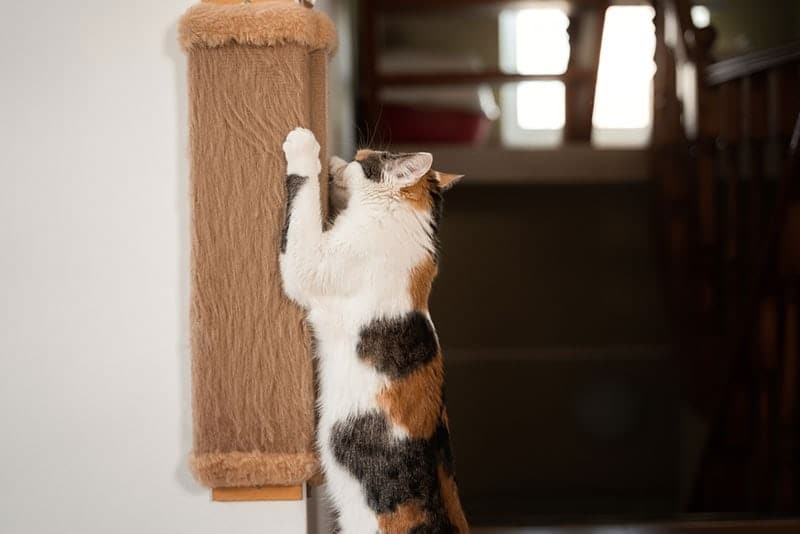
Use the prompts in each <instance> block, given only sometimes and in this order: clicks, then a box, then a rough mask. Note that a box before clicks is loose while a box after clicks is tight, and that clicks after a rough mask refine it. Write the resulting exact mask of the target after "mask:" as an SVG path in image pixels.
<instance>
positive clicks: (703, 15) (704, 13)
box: [691, 6, 711, 28]
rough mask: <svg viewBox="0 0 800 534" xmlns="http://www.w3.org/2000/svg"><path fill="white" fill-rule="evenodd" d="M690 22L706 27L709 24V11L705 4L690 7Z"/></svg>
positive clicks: (699, 26)
mask: <svg viewBox="0 0 800 534" xmlns="http://www.w3.org/2000/svg"><path fill="white" fill-rule="evenodd" d="M691 13H692V22H694V25H695V26H697V27H698V28H707V27H709V26H710V25H711V11H709V10H708V8H707V7H706V6H693V7H692V11H691Z"/></svg>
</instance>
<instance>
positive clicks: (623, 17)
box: [592, 6, 656, 144]
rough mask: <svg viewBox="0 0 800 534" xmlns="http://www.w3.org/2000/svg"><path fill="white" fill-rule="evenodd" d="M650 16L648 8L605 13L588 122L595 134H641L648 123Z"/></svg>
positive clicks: (651, 45)
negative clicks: (612, 132)
mask: <svg viewBox="0 0 800 534" xmlns="http://www.w3.org/2000/svg"><path fill="white" fill-rule="evenodd" d="M653 15H654V11H653V8H651V7H649V6H613V7H610V8H608V10H607V11H606V20H605V27H604V28H603V40H602V48H601V50H600V65H599V71H598V77H597V91H596V94H595V107H594V117H593V121H592V122H593V124H594V127H595V129H596V130H597V129H605V130H638V131H640V132H644V131H645V130H647V129H648V128H649V127H650V125H651V123H652V107H653V74H654V73H655V63H654V61H653V55H654V53H655V46H656V38H655V27H654V26H653ZM623 137H624V136H623ZM621 141H622V142H623V144H625V143H624V139H621ZM644 141H645V142H646V138H645V139H644Z"/></svg>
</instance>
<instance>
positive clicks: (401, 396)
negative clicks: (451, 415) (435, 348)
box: [378, 354, 444, 439]
mask: <svg viewBox="0 0 800 534" xmlns="http://www.w3.org/2000/svg"><path fill="white" fill-rule="evenodd" d="M443 384H444V365H443V363H442V355H441V354H437V355H436V358H434V359H433V360H432V361H431V362H430V363H428V364H426V365H424V366H423V367H420V368H419V369H417V370H416V371H414V372H413V373H411V374H410V375H408V376H407V377H405V378H401V379H400V380H396V381H395V382H392V383H391V384H390V385H389V387H387V388H386V389H384V390H383V391H381V393H380V394H379V395H378V405H379V406H380V407H381V408H383V409H384V410H385V411H386V413H387V415H388V416H389V419H390V420H391V421H392V423H394V424H395V425H397V426H400V427H402V428H404V429H405V430H406V432H408V434H409V436H411V437H412V438H421V439H428V438H430V437H431V436H432V435H433V433H434V432H435V431H436V425H437V424H438V423H439V416H440V415H441V413H442V385H443Z"/></svg>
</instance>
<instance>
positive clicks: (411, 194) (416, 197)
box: [400, 176, 431, 211]
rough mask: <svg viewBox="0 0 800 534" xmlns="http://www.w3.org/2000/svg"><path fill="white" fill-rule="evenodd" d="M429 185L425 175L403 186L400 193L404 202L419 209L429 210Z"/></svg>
mask: <svg viewBox="0 0 800 534" xmlns="http://www.w3.org/2000/svg"><path fill="white" fill-rule="evenodd" d="M429 187H430V186H429V184H428V180H427V177H426V176H423V177H422V178H420V179H419V180H418V181H417V183H415V184H414V185H410V186H408V187H404V188H403V189H401V190H400V195H401V196H402V197H403V198H404V199H405V201H406V202H408V203H409V204H411V205H412V206H414V208H415V209H417V210H419V211H429V210H430V209H431V196H430V190H429V189H428V188H429Z"/></svg>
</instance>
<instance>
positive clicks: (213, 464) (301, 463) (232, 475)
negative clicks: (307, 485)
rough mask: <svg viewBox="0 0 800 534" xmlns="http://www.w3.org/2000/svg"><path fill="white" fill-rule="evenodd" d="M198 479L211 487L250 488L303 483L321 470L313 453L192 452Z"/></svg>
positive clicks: (193, 469) (195, 475) (193, 467)
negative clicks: (278, 482) (277, 482)
mask: <svg viewBox="0 0 800 534" xmlns="http://www.w3.org/2000/svg"><path fill="white" fill-rule="evenodd" d="M189 462H190V465H191V468H192V473H193V474H194V477H195V478H196V479H197V481H198V482H200V483H201V484H203V485H205V486H208V487H209V488H250V487H259V486H273V485H276V481H280V485H285V486H293V485H295V484H302V483H303V482H305V481H306V480H309V479H311V478H312V477H313V476H314V475H315V474H317V473H318V472H319V463H318V462H317V459H316V458H315V457H314V455H313V454H311V453H296V454H285V453H278V454H270V453H263V452H258V451H255V452H219V453H206V454H192V455H191V457H190V459H189Z"/></svg>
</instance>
